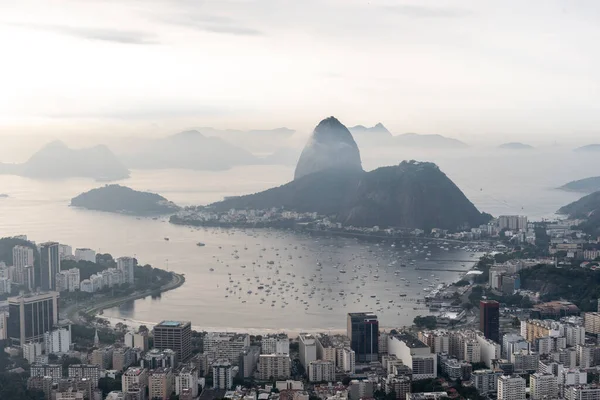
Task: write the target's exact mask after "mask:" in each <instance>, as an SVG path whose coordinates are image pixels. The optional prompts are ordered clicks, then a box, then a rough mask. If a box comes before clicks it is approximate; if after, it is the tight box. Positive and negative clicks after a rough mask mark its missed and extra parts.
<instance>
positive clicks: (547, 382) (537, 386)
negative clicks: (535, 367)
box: [529, 372, 558, 400]
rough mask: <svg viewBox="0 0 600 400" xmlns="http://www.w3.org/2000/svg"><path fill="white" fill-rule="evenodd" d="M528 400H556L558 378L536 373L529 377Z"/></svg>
mask: <svg viewBox="0 0 600 400" xmlns="http://www.w3.org/2000/svg"><path fill="white" fill-rule="evenodd" d="M529 388H530V399H532V400H542V399H557V398H558V378H557V377H556V376H555V375H552V374H550V373H546V374H541V373H539V372H536V373H535V374H531V375H530V377H529Z"/></svg>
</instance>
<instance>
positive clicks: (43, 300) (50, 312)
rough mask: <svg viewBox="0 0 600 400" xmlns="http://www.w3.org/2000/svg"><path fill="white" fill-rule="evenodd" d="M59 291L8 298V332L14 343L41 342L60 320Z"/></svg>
mask: <svg viewBox="0 0 600 400" xmlns="http://www.w3.org/2000/svg"><path fill="white" fill-rule="evenodd" d="M59 297H60V295H59V293H58V292H47V293H35V294H26V295H22V296H17V297H9V298H8V312H9V314H8V320H7V324H6V325H7V333H8V337H9V338H10V339H11V341H12V342H13V343H18V344H20V345H23V344H25V343H27V342H41V341H42V340H43V339H44V333H46V332H48V331H51V330H52V327H53V326H54V325H55V324H56V323H57V322H58V298H59Z"/></svg>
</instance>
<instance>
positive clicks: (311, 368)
mask: <svg viewBox="0 0 600 400" xmlns="http://www.w3.org/2000/svg"><path fill="white" fill-rule="evenodd" d="M307 372H308V380H309V382H332V381H335V363H333V362H331V361H322V360H318V361H311V362H310V363H309V364H308V370H307Z"/></svg>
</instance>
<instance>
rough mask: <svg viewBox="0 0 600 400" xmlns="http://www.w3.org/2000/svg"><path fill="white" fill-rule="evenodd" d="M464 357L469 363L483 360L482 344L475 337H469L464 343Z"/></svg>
mask: <svg viewBox="0 0 600 400" xmlns="http://www.w3.org/2000/svg"><path fill="white" fill-rule="evenodd" d="M462 359H463V360H464V361H466V362H469V363H478V362H481V345H480V344H479V342H478V341H477V340H475V339H469V340H466V341H465V342H464V345H463V357H462Z"/></svg>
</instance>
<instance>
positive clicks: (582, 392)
mask: <svg viewBox="0 0 600 400" xmlns="http://www.w3.org/2000/svg"><path fill="white" fill-rule="evenodd" d="M564 397H565V399H566V400H598V399H600V388H597V387H592V386H587V385H585V386H569V387H568V388H566V389H565V395H564Z"/></svg>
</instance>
